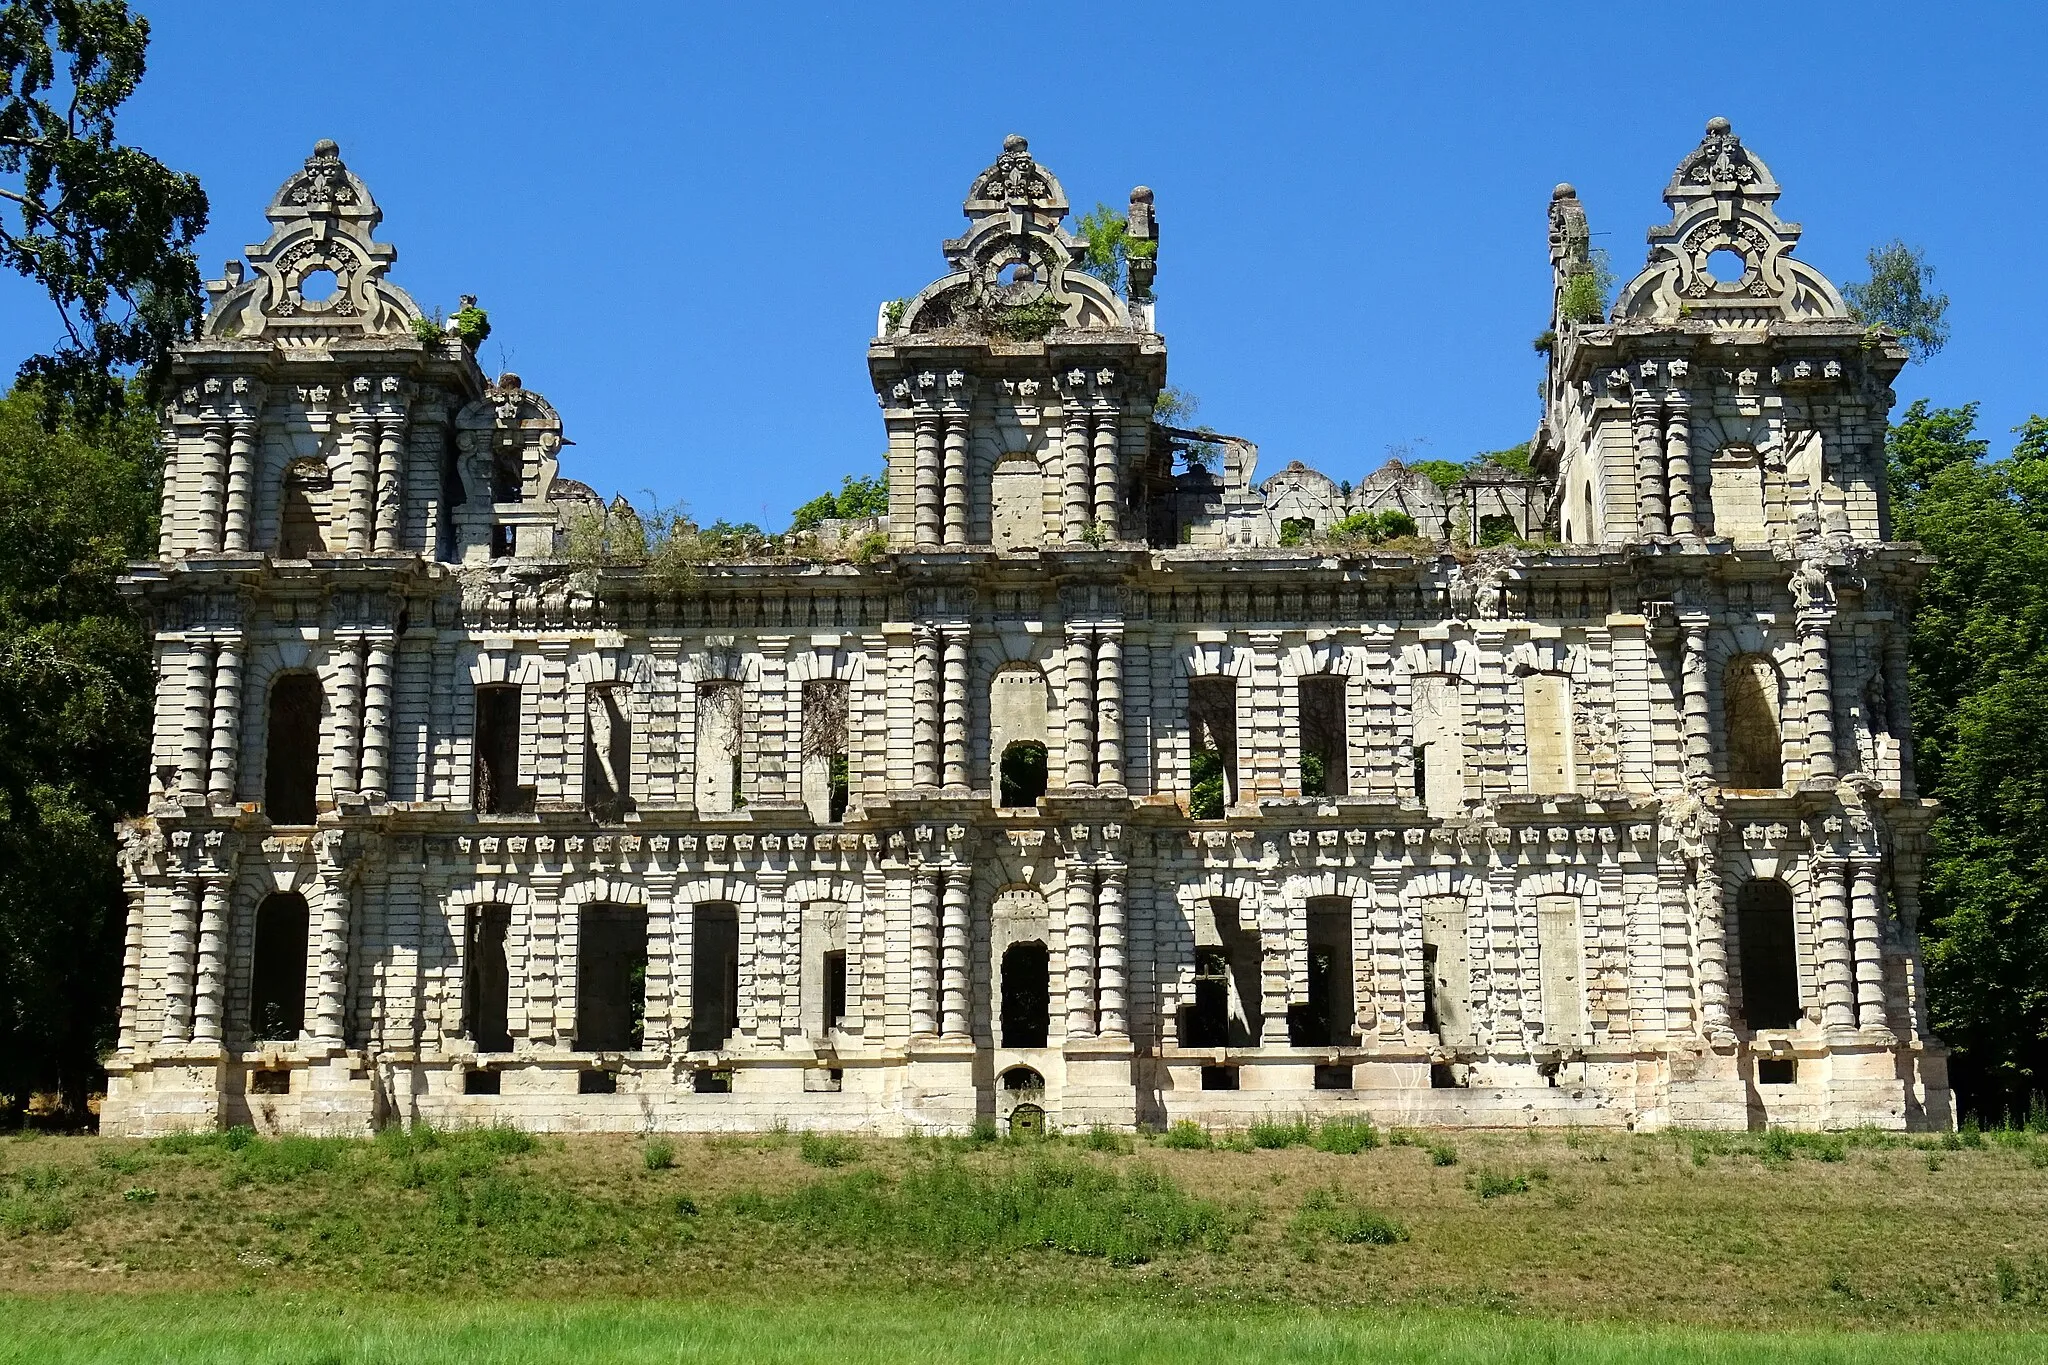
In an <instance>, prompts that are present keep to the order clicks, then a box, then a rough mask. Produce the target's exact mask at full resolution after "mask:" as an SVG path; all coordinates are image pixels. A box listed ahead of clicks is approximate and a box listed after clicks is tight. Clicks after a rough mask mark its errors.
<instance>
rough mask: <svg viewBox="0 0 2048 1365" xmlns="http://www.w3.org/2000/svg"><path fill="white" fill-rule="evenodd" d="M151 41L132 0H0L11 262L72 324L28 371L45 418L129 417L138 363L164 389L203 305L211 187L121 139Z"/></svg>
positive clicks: (4, 182) (0, 170)
mask: <svg viewBox="0 0 2048 1365" xmlns="http://www.w3.org/2000/svg"><path fill="white" fill-rule="evenodd" d="M148 46H149V22H148V21H147V20H145V19H143V18H141V17H140V16H135V15H131V14H129V12H128V7H127V5H126V4H125V3H123V0H8V3H6V4H5V5H0V200H5V201H6V202H7V203H9V204H12V205H13V206H14V209H15V218H14V219H13V220H11V221H4V222H0V262H4V264H5V265H6V266H7V268H9V269H11V270H14V271H16V272H18V273H19V274H21V275H23V276H24V277H26V278H27V279H29V280H30V281H32V282H34V283H35V284H37V285H40V286H41V287H42V288H43V289H44V290H45V291H47V292H48V294H49V296H50V299H51V301H52V302H53V303H54V304H55V305H56V308H57V312H58V316H59V318H60V319H61V320H62V323H63V327H64V334H65V335H64V340H63V342H62V343H61V344H60V345H59V346H57V347H56V348H55V349H54V350H52V351H51V352H49V353H48V354H45V355H37V356H32V357H30V358H29V359H28V360H27V361H25V362H24V363H23V364H22V366H21V370H20V380H21V382H23V383H28V382H34V383H35V384H36V385H37V387H38V390H39V392H40V393H41V394H42V396H43V398H44V400H45V407H44V411H43V420H44V422H45V424H51V425H54V424H55V423H56V422H58V421H59V420H60V417H63V418H65V419H68V420H72V421H77V420H78V419H80V418H84V419H87V420H91V421H98V420H102V419H112V418H117V417H118V416H119V415H120V413H121V412H122V410H123V409H124V406H125V402H126V397H125V393H124V390H123V385H122V381H121V378H120V372H122V371H124V370H126V369H128V368H129V367H131V366H138V365H139V366H141V367H142V370H143V373H144V375H145V381H146V384H147V386H148V387H149V389H150V391H151V393H152V396H154V395H155V394H156V393H158V392H160V388H159V387H158V386H159V385H160V384H161V383H162V382H163V381H164V378H165V362H166V360H168V358H169V355H170V350H171V347H172V346H173V345H174V344H175V343H176V342H177V341H179V340H180V339H181V338H183V337H185V336H187V335H189V334H190V333H191V331H192V328H193V327H194V325H195V324H196V323H197V322H198V320H199V317H200V314H201V312H202V294H201V290H200V280H199V265H198V262H197V260H196V259H195V257H194V256H193V254H192V243H193V242H194V241H195V240H196V239H197V238H198V236H199V234H200V233H202V232H204V231H205V230H206V215H207V204H206V194H205V191H203V190H202V189H200V187H199V181H198V180H197V178H195V177H193V176H191V175H187V174H185V173H183V172H180V171H173V170H171V169H170V168H168V167H167V166H165V165H164V164H163V163H162V162H160V161H158V160H157V159H156V158H154V157H152V156H149V155H147V154H145V153H144V152H141V151H139V150H137V149H136V148H133V147H124V146H122V145H121V144H120V143H118V142H116V141H115V139H114V115H115V111H116V110H118V109H119V108H120V106H121V105H122V103H124V102H125V101H126V100H127V99H128V97H129V96H130V95H132V94H133V93H134V92H135V88H136V85H137V84H138V83H139V82H140V81H141V80H142V75H143V70H144V67H145V59H144V54H145V52H146V51H147V49H148ZM66 404H68V405H69V411H68V413H67V412H65V411H64V408H65V405H66Z"/></svg>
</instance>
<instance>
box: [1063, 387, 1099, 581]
mask: <svg viewBox="0 0 2048 1365" xmlns="http://www.w3.org/2000/svg"><path fill="white" fill-rule="evenodd" d="M1086 384H1087V380H1086V376H1085V375H1083V374H1082V372H1081V371H1079V370H1076V371H1074V372H1072V373H1071V374H1068V375H1066V376H1065V377H1064V380H1063V381H1062V383H1061V386H1060V395H1061V412H1062V413H1063V414H1064V415H1063V416H1062V417H1061V419H1060V422H1061V425H1060V539H1061V540H1063V541H1065V542H1066V543H1067V544H1069V545H1078V544H1080V543H1081V540H1082V538H1083V537H1085V536H1086V535H1087V533H1088V512H1089V507H1090V505H1091V502H1092V494H1091V493H1090V491H1089V461H1090V458H1091V457H1090V454H1089V450H1090V435H1089V414H1088V411H1087V409H1086V408H1085V407H1084V406H1083V404H1084V403H1085V402H1086V401H1087V387H1086Z"/></svg>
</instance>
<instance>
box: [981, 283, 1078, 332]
mask: <svg viewBox="0 0 2048 1365" xmlns="http://www.w3.org/2000/svg"><path fill="white" fill-rule="evenodd" d="M1064 321H1066V305H1064V304H1062V303H1061V302H1060V301H1059V299H1058V297H1056V296H1055V295H1053V294H1052V293H1050V292H1047V293H1044V294H1040V295H1039V296H1038V297H1037V298H1035V299H1033V300H1031V302H1029V303H1020V304H1017V305H1015V306H1014V307H1003V308H997V309H996V310H995V311H994V313H993V314H992V315H991V316H990V318H989V330H990V331H992V332H994V333H995V334H996V335H997V336H1004V337H1008V338H1009V339H1010V340H1012V341H1039V340H1042V339H1043V338H1044V337H1045V336H1046V335H1047V334H1048V333H1050V332H1051V331H1052V330H1053V329H1054V328H1056V327H1058V326H1059V325H1060V324H1061V323H1062V322H1064Z"/></svg>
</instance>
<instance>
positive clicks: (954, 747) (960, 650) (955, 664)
mask: <svg viewBox="0 0 2048 1365" xmlns="http://www.w3.org/2000/svg"><path fill="white" fill-rule="evenodd" d="M940 720H941V723H942V730H943V737H942V742H941V745H940V753H941V757H942V759H943V760H944V768H943V772H942V773H941V777H942V779H943V781H942V785H944V786H947V787H964V786H966V785H967V631H966V628H965V627H962V628H960V629H957V630H951V631H948V632H946V673H945V694H944V706H943V709H942V710H941V712H940Z"/></svg>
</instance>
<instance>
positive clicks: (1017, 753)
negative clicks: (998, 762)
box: [998, 739, 1046, 807]
mask: <svg viewBox="0 0 2048 1365" xmlns="http://www.w3.org/2000/svg"><path fill="white" fill-rule="evenodd" d="M1045 783H1046V752H1045V746H1044V745H1043V744H1041V743H1039V742H1038V741H1037V740H1035V739H1019V740H1014V741H1012V742H1011V743H1010V744H1008V745H1006V746H1004V748H1003V765H1002V771H1001V772H1000V774H999V775H998V784H999V786H998V804H1000V805H1004V806H1017V807H1028V806H1036V805H1037V804H1038V801H1039V798H1040V797H1042V796H1044V795H1045Z"/></svg>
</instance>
